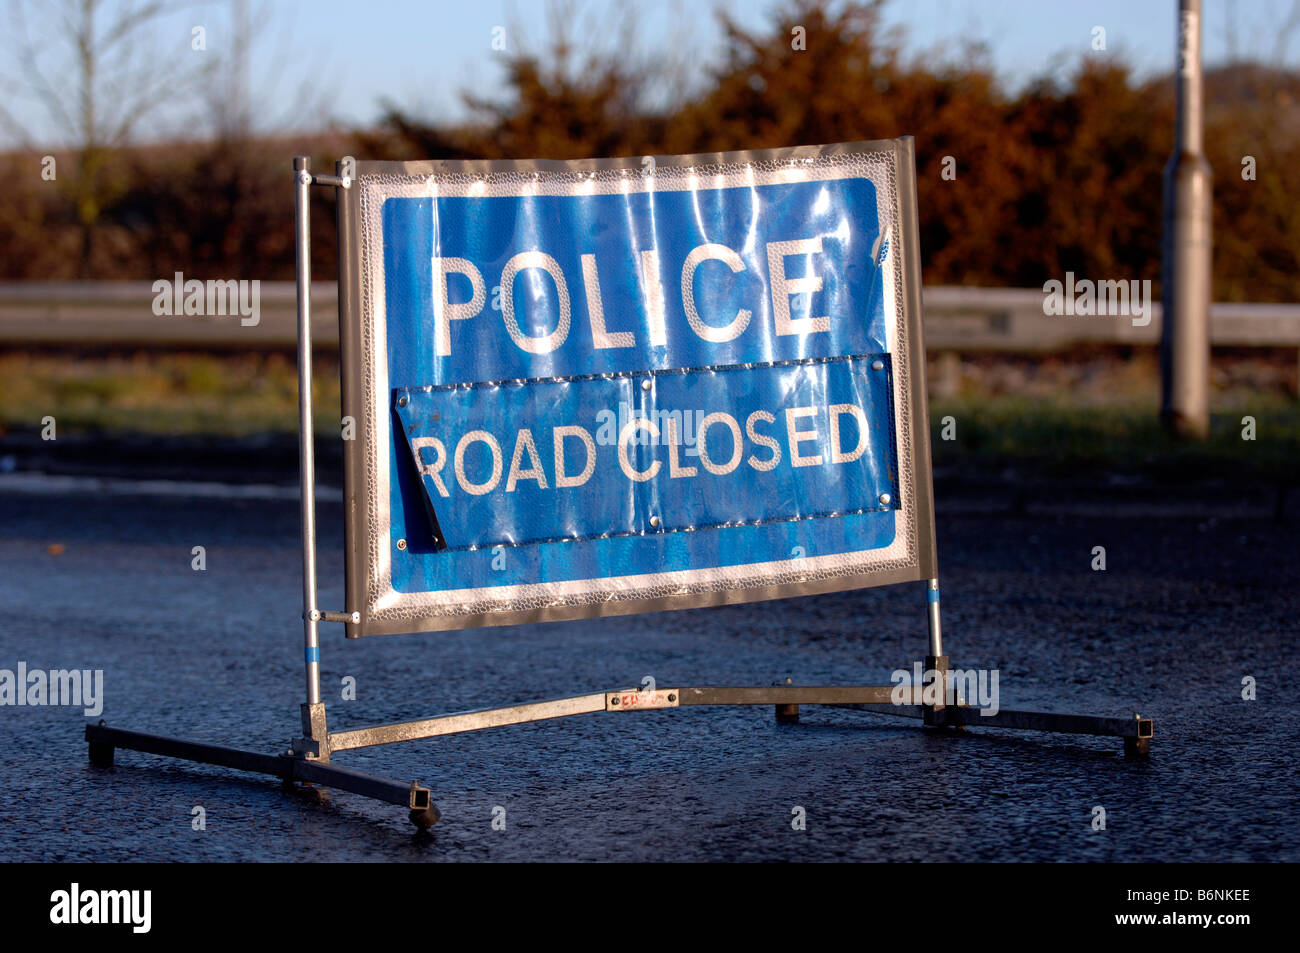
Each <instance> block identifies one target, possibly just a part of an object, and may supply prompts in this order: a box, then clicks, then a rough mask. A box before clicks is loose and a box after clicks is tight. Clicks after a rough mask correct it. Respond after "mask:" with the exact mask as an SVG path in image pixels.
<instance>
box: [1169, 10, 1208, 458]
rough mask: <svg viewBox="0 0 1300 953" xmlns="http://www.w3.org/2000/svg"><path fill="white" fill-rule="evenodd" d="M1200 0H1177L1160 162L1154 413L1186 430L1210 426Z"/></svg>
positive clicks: (1200, 431)
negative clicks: (1170, 119)
mask: <svg viewBox="0 0 1300 953" xmlns="http://www.w3.org/2000/svg"><path fill="white" fill-rule="evenodd" d="M1203 107H1204V102H1203V93H1202V81H1201V0H1179V4H1178V123H1177V130H1176V134H1175V139H1174V154H1173V155H1172V156H1170V158H1169V162H1168V164H1166V165H1165V186H1164V191H1165V194H1164V236H1163V238H1164V241H1163V255H1162V274H1161V285H1162V288H1161V297H1162V298H1163V302H1162V304H1163V309H1162V310H1163V312H1164V318H1163V320H1164V326H1163V328H1162V329H1161V338H1160V380H1161V388H1160V418H1161V420H1162V422H1163V423H1164V425H1165V427H1166V428H1167V429H1169V430H1171V431H1172V432H1174V433H1177V434H1180V435H1183V436H1188V437H1197V438H1200V437H1204V436H1206V435H1207V434H1208V433H1209V429H1210V404H1209V377H1210V294H1211V276H1210V268H1211V242H1212V221H1211V215H1212V212H1211V205H1210V196H1211V171H1210V164H1209V163H1208V162H1207V161H1206V159H1205V153H1204V139H1205V133H1204V119H1203V113H1204V108H1203Z"/></svg>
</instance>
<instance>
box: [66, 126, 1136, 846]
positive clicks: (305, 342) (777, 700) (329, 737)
mask: <svg viewBox="0 0 1300 953" xmlns="http://www.w3.org/2000/svg"><path fill="white" fill-rule="evenodd" d="M905 143H906V146H905V148H906V150H907V156H908V158H909V160H910V158H911V142H910V140H905ZM336 172H337V173H338V174H336V175H325V174H313V173H312V172H311V166H310V159H308V158H307V157H305V156H299V157H297V158H295V159H294V184H295V231H296V249H297V292H298V367H299V375H298V411H299V429H298V433H299V476H300V489H301V522H302V548H303V613H302V618H303V645H304V660H305V681H306V697H307V700H306V701H305V702H304V703H303V704H302V705H301V716H302V732H303V734H302V737H300V738H297V739H295V740H294V741H293V742H292V744H291V746H290V748H289V749H288V750H287V751H286V752H285V753H284V754H281V755H268V754H261V753H257V752H250V751H244V750H240V749H235V748H229V747H225V746H220V745H213V744H206V743H200V742H192V741H184V740H181V739H176V738H167V737H161V736H158V735H149V734H144V733H141V732H134V731H127V730H124V729H120V728H116V727H110V726H108V725H107V724H106V723H105V722H104V721H100V722H98V723H97V724H91V725H87V726H86V729H85V740H86V741H87V743H88V745H89V757H90V760H91V762H92V764H94V765H95V766H97V767H101V768H107V767H110V766H111V765H112V764H113V760H114V753H115V751H116V749H117V748H123V749H126V750H131V751H139V752H142V753H147V754H155V755H162V756H165V757H174V758H181V759H184V760H187V761H193V762H197V763H202V764H211V765H217V766H222V767H228V768H234V769H237V770H243V771H250V772H253V773H259V774H267V775H271V776H274V777H279V778H280V779H281V780H282V782H283V783H284V784H285V785H286V786H293V785H294V784H295V783H297V784H303V785H308V786H311V785H322V786H325V787H332V788H337V789H339V790H343V791H348V792H351V793H354V794H358V795H361V796H364V797H370V798H374V799H376V800H379V801H383V802H385V803H390V804H395V805H399V806H401V807H404V808H406V809H407V810H408V811H409V816H410V819H411V821H412V822H413V823H414V824H415V825H416V826H417V827H418V828H420V829H422V830H427V829H428V828H429V827H431V826H432V825H433V824H434V823H435V822H436V821H437V820H438V818H439V814H438V810H437V807H436V806H435V805H434V803H433V800H432V792H431V791H430V789H429V788H427V787H425V786H423V785H421V784H419V783H418V782H411V783H410V784H406V783H403V782H399V781H394V780H390V779H387V778H380V777H375V776H373V775H369V774H366V773H364V772H360V771H356V770H353V769H350V768H344V767H341V766H339V765H335V764H332V763H330V757H331V755H332V754H333V753H335V752H338V751H347V750H353V749H357V748H364V747H372V746H376V745H381V744H391V743H395V742H399V741H412V740H418V739H423V738H432V737H439V736H443V735H452V734H460V733H463V732H467V731H477V730H482V729H485V728H491V727H501V726H505V725H515V724H524V723H528V722H534V721H543V720H549V719H554V718H562V717H568V716H572V715H580V714H593V713H597V712H631V711H656V710H664V709H670V708H680V707H688V706H707V705H726V706H731V705H748V706H759V705H772V706H773V707H774V711H775V715H776V720H777V721H778V722H795V721H798V719H799V707H800V706H801V705H821V706H827V707H833V708H846V709H852V710H861V711H871V712H877V713H884V714H894V715H902V716H905V717H912V718H915V717H917V716H919V717H920V718H921V720H922V722H923V724H924V725H925V726H926V727H927V728H932V729H952V730H956V731H963V730H964V729H965V728H966V727H969V726H981V727H990V728H1004V729H1021V730H1032V731H1047V732H1065V733H1075V734H1091V735H1102V736H1110V737H1118V738H1122V739H1123V740H1124V752H1125V754H1126V755H1129V756H1145V755H1147V754H1148V753H1149V750H1150V742H1151V737H1152V735H1153V723H1152V720H1151V719H1150V718H1143V717H1142V716H1140V715H1136V716H1134V718H1133V719H1123V718H1098V717H1093V716H1088V715H1064V714H1052V713H1045V712H1026V711H1010V710H1006V709H1002V710H999V711H998V712H996V713H994V714H988V713H985V712H984V711H981V710H980V709H977V708H973V707H971V706H970V705H968V704H965V703H964V702H963V701H962V700H961V699H956V703H955V704H953V705H946V704H945V696H946V694H947V693H946V691H943V690H940V691H938V692H933V684H934V683H935V682H938V683H939V684H941V685H943V684H946V675H947V672H948V657H947V656H945V655H944V654H943V642H942V631H941V627H940V617H939V582H938V579H937V578H932V579H929V580H928V581H927V583H926V597H927V603H928V622H929V655H927V656H926V661H925V669H926V682H925V684H924V685H922V686H912V687H911V690H910V691H909V690H908V689H907V688H903V687H901V686H898V685H891V686H842V685H840V686H801V685H794V684H792V682H791V680H790V679H788V678H787V679H785V680H784V682H782V683H778V684H774V685H770V686H743V687H727V686H721V687H708V686H704V687H682V688H663V689H651V690H643V689H627V690H623V691H608V692H596V693H592V694H587V695H577V696H571V697H567V698H560V699H554V700H551V701H542V702H533V703H526V704H520V705H513V706H507V707H500V708H488V709H481V710H477V711H468V712H459V713H453V714H447V715H440V716H435V717H432V718H427V719H422V720H419V721H411V722H401V723H396V724H388V725H379V726H375V727H370V728H357V729H348V730H344V731H336V732H331V731H329V730H328V727H327V723H326V718H325V704H324V703H323V702H322V701H321V691H320V634H319V623H321V622H334V623H344V624H348V623H351V624H356V623H357V622H358V621H359V618H360V613H359V612H357V611H342V612H338V611H329V610H321V609H320V608H319V606H318V605H317V583H316V522H315V459H314V455H313V447H312V438H313V417H312V366H311V359H312V341H311V296H310V288H311V240H310V208H309V189H310V187H311V186H312V185H322V186H327V187H333V188H335V189H349V188H351V187H352V185H353V183H354V179H353V178H352V177H350V176H347V175H344V174H343V172H344V166H343V164H342V163H339V164H338V165H337V167H336ZM900 175H901V176H904V177H906V178H907V179H908V182H907V183H906V184H907V185H908V187H909V188H914V184H913V183H912V182H911V177H912V176H913V172H912V170H911V168H908V169H906V170H903V171H902V172H901V173H900ZM913 201H914V200H913ZM910 238H911V239H912V240H913V241H915V239H916V236H910ZM917 251H919V250H918V249H913V253H914V254H915V253H916V252H917ZM913 283H914V284H917V285H918V287H917V288H915V289H912V290H914V291H915V292H916V294H917V301H916V302H915V307H917V308H919V273H918V275H917V276H916V281H915V282H913ZM917 343H918V346H919V343H920V342H919V341H918V342H917ZM922 393H924V392H922ZM927 687H930V688H931V692H930V693H927V692H926V690H925V689H926V688H927Z"/></svg>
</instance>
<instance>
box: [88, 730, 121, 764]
mask: <svg viewBox="0 0 1300 953" xmlns="http://www.w3.org/2000/svg"><path fill="white" fill-rule="evenodd" d="M99 726H100V727H101V728H102V727H103V726H104V722H103V721H101V722H100V723H99ZM87 740H89V739H87ZM114 750H115V749H114V748H113V746H112V745H111V744H107V743H105V742H103V741H91V742H90V763H91V764H93V765H94V766H95V767H97V768H111V767H112V766H113V752H114Z"/></svg>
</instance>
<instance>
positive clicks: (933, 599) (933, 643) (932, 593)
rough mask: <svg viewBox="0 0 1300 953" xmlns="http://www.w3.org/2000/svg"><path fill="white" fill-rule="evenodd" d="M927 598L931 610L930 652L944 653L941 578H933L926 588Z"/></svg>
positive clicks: (937, 655) (935, 654) (936, 654)
mask: <svg viewBox="0 0 1300 953" xmlns="http://www.w3.org/2000/svg"><path fill="white" fill-rule="evenodd" d="M925 598H926V602H927V604H928V606H929V610H930V654H931V655H933V656H935V657H936V658H938V657H939V656H941V655H943V630H942V629H941V628H940V626H939V580H938V579H931V580H930V581H929V583H928V584H927V585H926V588H925Z"/></svg>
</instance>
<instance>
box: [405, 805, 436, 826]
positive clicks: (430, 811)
mask: <svg viewBox="0 0 1300 953" xmlns="http://www.w3.org/2000/svg"><path fill="white" fill-rule="evenodd" d="M440 816H441V815H439V814H438V809H437V808H436V807H434V806H433V805H432V804H430V805H429V806H428V807H426V808H424V809H423V810H419V811H412V812H411V823H412V824H414V825H415V826H416V827H418V828H419V829H420V830H422V831H427V830H428V829H429V828H431V827H432V826H433V825H434V824H437V823H438V818H439V817H440Z"/></svg>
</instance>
